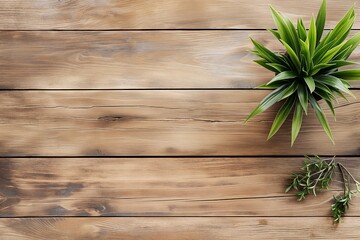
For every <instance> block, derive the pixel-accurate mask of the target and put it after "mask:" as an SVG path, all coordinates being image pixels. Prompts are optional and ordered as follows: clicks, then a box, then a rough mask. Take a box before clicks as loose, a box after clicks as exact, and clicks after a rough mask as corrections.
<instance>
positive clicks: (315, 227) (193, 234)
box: [0, 217, 360, 240]
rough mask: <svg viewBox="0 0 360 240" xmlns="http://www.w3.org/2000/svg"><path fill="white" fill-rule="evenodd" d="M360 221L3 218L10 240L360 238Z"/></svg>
mask: <svg viewBox="0 0 360 240" xmlns="http://www.w3.org/2000/svg"><path fill="white" fill-rule="evenodd" d="M359 227H360V218H357V217H351V218H350V217H349V218H346V219H345V220H344V222H343V224H340V225H333V224H331V218H320V217H311V218H297V217H296V218H294V217H292V218H283V217H282V218H267V217H253V218H235V217H233V218H218V217H209V218H198V217H196V218H188V217H185V218H159V217H157V218H149V217H146V218H139V217H138V218H40V219H36V218H27V219H0V237H2V239H6V240H25V239H26V240H48V239H77V240H110V239H112V240H113V239H121V240H124V239H126V240H138V239H144V240H159V239H166V240H184V239H211V240H229V239H249V240H262V239H277V240H288V239H295V240H303V239H324V240H332V239H336V240H338V239H347V240H348V239H359V235H358V231H357V229H359Z"/></svg>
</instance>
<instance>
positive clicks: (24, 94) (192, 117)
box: [0, 90, 360, 156]
mask: <svg viewBox="0 0 360 240" xmlns="http://www.w3.org/2000/svg"><path fill="white" fill-rule="evenodd" d="M353 92H354V94H355V95H356V96H357V100H354V99H351V101H352V102H351V103H347V102H345V101H340V103H339V105H337V106H336V112H337V122H334V120H333V119H332V116H331V114H330V111H329V110H328V109H327V106H326V104H324V103H323V102H321V105H322V106H323V108H324V109H325V112H326V114H327V115H328V118H329V122H330V125H331V127H332V131H333V135H334V139H335V142H336V144H335V145H333V144H332V143H331V142H330V140H329V139H328V137H327V136H326V134H325V132H324V131H323V129H322V128H321V126H320V124H319V123H318V121H317V119H316V118H315V116H314V114H313V113H312V110H311V109H310V110H309V112H310V114H309V115H308V116H306V117H305V118H304V122H303V128H302V131H301V133H300V135H299V138H298V140H297V142H296V143H295V146H294V147H292V148H291V147H290V122H287V124H286V125H285V126H284V127H283V129H281V130H280V131H279V133H278V134H277V135H276V136H275V137H274V138H272V139H271V140H269V141H266V138H267V134H268V131H269V129H270V126H271V124H272V121H273V118H274V116H275V113H276V111H277V108H276V107H274V108H272V109H270V110H268V111H267V112H266V113H264V114H262V115H260V116H257V117H256V118H254V119H253V120H252V121H251V122H249V123H248V124H247V125H243V122H244V120H245V119H246V117H247V116H248V115H249V113H250V112H251V111H252V110H253V108H255V107H256V106H257V104H258V103H259V102H260V100H261V99H262V98H263V97H264V96H265V95H266V94H267V93H269V92H268V91H253V90H208V91H198V90H196V91H187V90H185V91H181V90H177V91H171V90H159V91H140V90H137V91H3V92H2V93H1V94H0V102H1V103H2V104H1V106H0V121H1V125H0V132H1V141H0V154H1V155H2V156H36V155H37V156H39V155H40V156H160V155H161V156H182V155H187V156H189V155H190V156H195V155H196V156H210V155H211V156H227V155H231V156H239V155H266V156H268V155H302V154H320V155H321V154H326V155H331V154H337V155H359V153H360V148H359V142H360V134H359V131H360V129H359V128H360V122H359V121H360V119H359V118H358V115H359V114H360V112H359V111H360V108H359V107H358V106H359V103H360V102H359V99H360V91H359V90H355V91H353Z"/></svg>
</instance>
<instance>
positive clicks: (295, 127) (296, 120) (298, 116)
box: [291, 102, 303, 146]
mask: <svg viewBox="0 0 360 240" xmlns="http://www.w3.org/2000/svg"><path fill="white" fill-rule="evenodd" d="M302 119H303V109H302V106H301V104H300V103H299V102H297V103H296V105H295V110H294V116H293V120H292V126H291V146H292V145H294V142H295V140H296V138H297V136H298V134H299V132H300V128H301V124H302Z"/></svg>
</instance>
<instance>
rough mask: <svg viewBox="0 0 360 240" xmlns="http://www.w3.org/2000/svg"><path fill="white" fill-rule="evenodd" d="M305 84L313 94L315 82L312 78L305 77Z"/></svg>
mask: <svg viewBox="0 0 360 240" xmlns="http://www.w3.org/2000/svg"><path fill="white" fill-rule="evenodd" d="M304 80H305V83H306V85H307V86H308V88H309V90H310V92H311V93H312V92H313V91H314V90H315V81H314V79H313V78H312V77H304Z"/></svg>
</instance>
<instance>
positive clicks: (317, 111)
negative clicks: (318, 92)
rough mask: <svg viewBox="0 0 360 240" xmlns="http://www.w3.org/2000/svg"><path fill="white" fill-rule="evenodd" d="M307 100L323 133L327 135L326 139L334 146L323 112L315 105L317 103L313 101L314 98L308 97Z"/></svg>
mask: <svg viewBox="0 0 360 240" xmlns="http://www.w3.org/2000/svg"><path fill="white" fill-rule="evenodd" d="M309 100H310V104H311V106H312V107H313V109H314V112H315V115H316V118H317V119H318V120H319V122H320V124H321V126H322V127H323V129H324V130H325V132H326V134H327V135H328V137H329V138H330V140H331V142H332V143H333V144H335V143H334V139H333V136H332V133H331V129H330V126H329V123H328V121H327V119H326V116H325V114H324V112H323V111H322V109H321V107H320V106H319V104H318V103H317V101H316V100H315V98H314V97H313V96H312V95H310V96H309Z"/></svg>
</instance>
